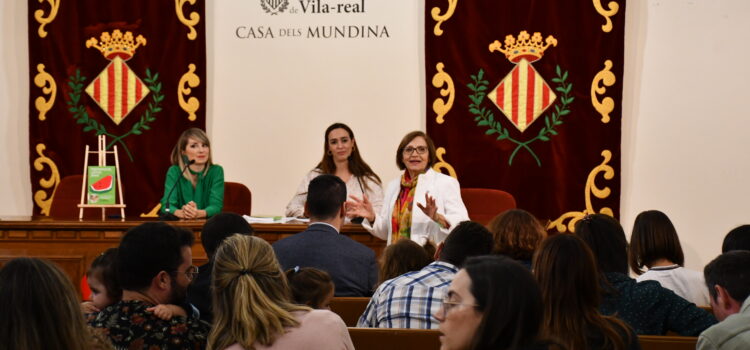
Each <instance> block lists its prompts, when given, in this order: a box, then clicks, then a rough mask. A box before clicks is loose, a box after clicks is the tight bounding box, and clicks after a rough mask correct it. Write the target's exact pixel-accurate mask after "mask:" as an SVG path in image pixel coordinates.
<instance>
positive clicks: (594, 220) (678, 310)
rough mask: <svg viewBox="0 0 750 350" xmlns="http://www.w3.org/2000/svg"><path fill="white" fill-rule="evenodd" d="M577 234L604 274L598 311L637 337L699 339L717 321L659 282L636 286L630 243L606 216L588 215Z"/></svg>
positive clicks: (576, 227) (579, 226) (577, 229)
mask: <svg viewBox="0 0 750 350" xmlns="http://www.w3.org/2000/svg"><path fill="white" fill-rule="evenodd" d="M575 234H576V235H577V236H578V237H580V238H582V239H583V241H584V242H586V244H587V245H588V246H589V248H591V252H592V253H594V258H595V260H596V262H597V265H598V267H599V272H600V273H602V274H604V276H603V278H604V280H605V281H606V282H607V283H606V284H605V290H604V293H605V294H604V298H603V300H602V304H601V306H599V311H600V312H601V313H602V314H604V315H614V314H615V313H616V314H617V316H618V317H619V318H621V319H622V320H624V321H625V322H627V323H628V324H629V325H630V327H632V328H633V329H634V330H635V332H636V333H637V334H643V335H664V334H666V333H667V332H668V331H672V332H675V333H678V334H680V335H684V336H697V335H698V334H700V333H701V332H702V331H703V330H705V329H706V328H708V327H710V326H711V325H713V324H715V323H716V318H715V317H713V315H711V314H709V313H708V312H706V311H705V310H702V309H700V308H698V307H697V306H695V305H694V304H692V303H690V302H689V301H687V300H685V299H683V298H681V297H679V296H678V295H677V294H675V293H674V292H673V291H671V290H669V289H666V288H664V287H662V286H661V285H659V282H656V281H643V282H637V281H636V280H634V279H632V278H630V277H629V276H628V242H627V240H626V239H625V232H624V231H623V230H622V226H620V223H619V222H617V220H615V219H614V218H612V217H611V216H608V215H604V214H594V215H587V216H586V217H584V218H583V219H582V220H581V221H579V222H578V223H576V226H575Z"/></svg>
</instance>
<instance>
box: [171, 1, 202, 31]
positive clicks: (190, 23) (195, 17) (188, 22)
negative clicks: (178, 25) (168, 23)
mask: <svg viewBox="0 0 750 350" xmlns="http://www.w3.org/2000/svg"><path fill="white" fill-rule="evenodd" d="M195 1H196V0H174V5H175V12H176V13H177V19H179V20H180V22H182V24H184V25H185V26H186V27H188V29H190V31H189V32H188V34H187V37H188V39H190V40H195V38H197V37H198V31H196V30H195V26H196V25H197V24H198V22H200V20H201V16H200V15H199V14H198V13H197V12H191V13H190V19H187V17H185V13H183V12H182V11H183V9H182V8H183V6H184V5H185V3H186V2H189V3H190V5H195Z"/></svg>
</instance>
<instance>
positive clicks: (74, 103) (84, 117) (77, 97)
mask: <svg viewBox="0 0 750 350" xmlns="http://www.w3.org/2000/svg"><path fill="white" fill-rule="evenodd" d="M143 80H144V81H145V82H146V86H147V87H148V89H149V90H150V91H151V102H149V103H148V109H146V111H145V112H143V114H142V115H141V119H140V120H139V121H137V122H135V124H133V127H132V128H130V130H129V131H128V132H126V133H124V134H122V135H114V134H111V133H109V132H108V131H107V128H105V127H104V125H103V124H100V123H99V122H97V121H96V120H94V119H92V118H90V117H89V113H88V112H87V111H86V108H85V107H84V106H83V105H82V104H81V103H80V102H81V95H82V92H83V82H84V81H86V77H82V76H81V70H80V69H76V74H75V75H71V76H70V77H69V78H68V86H70V88H71V89H72V91H71V92H70V93H68V98H69V100H68V101H67V102H66V103H67V104H68V106H69V108H68V111H69V112H70V113H72V114H73V119H75V120H76V124H81V125H83V131H84V132H89V131H94V132H95V133H96V135H106V136H108V137H110V138H111V139H112V141H110V143H109V144H108V145H107V148H106V149H110V148H112V146H113V145H114V144H115V143H119V144H120V145H122V147H123V149H124V150H125V153H126V154H127V155H128V158H130V161H131V162H132V161H133V156H132V155H131V154H130V150H129V149H128V146H127V145H126V144H125V142H123V139H124V138H126V137H128V136H130V135H140V134H142V133H143V131H142V130H150V129H151V127H149V126H148V124H149V123H150V122H153V121H154V120H156V118H155V117H154V115H155V114H156V113H159V112H161V110H162V109H161V107H160V106H159V105H160V104H161V102H162V101H163V100H164V95H163V94H162V93H161V82H159V73H156V74H154V75H153V76H152V75H151V70H150V69H148V68H147V69H146V79H143Z"/></svg>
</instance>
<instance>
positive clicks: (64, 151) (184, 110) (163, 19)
mask: <svg viewBox="0 0 750 350" xmlns="http://www.w3.org/2000/svg"><path fill="white" fill-rule="evenodd" d="M175 4H177V6H175ZM204 6H205V3H204V2H203V1H201V0H198V1H197V2H195V4H191V3H190V2H189V1H185V0H178V1H152V0H135V1H134V0H128V1H124V0H107V1H98V0H62V1H59V2H41V3H40V2H39V1H34V0H29V2H28V7H29V14H28V16H29V18H28V22H29V66H30V68H31V69H30V76H29V79H30V81H31V84H30V101H29V109H30V114H29V118H30V126H29V128H30V137H29V147H30V149H31V156H30V159H29V161H30V166H31V177H32V179H31V180H32V190H33V192H34V198H35V200H34V203H35V207H34V214H35V215H38V214H42V215H46V214H48V212H49V211H48V210H49V204H50V196H52V193H53V191H54V190H55V189H56V187H57V184H58V183H59V178H62V177H64V176H67V175H72V174H82V173H83V166H84V164H83V163H84V148H85V146H86V145H90V146H91V147H92V148H93V149H96V145H97V134H105V135H107V142H108V143H110V142H111V141H114V140H115V139H116V138H117V137H121V139H120V141H119V142H115V144H116V145H117V147H118V153H119V160H120V167H121V169H120V173H121V177H122V181H123V183H122V184H123V189H124V195H125V204H126V205H127V209H126V212H127V215H128V216H131V217H132V216H137V215H140V214H141V213H147V212H149V211H150V210H151V209H152V208H153V207H154V206H155V205H156V204H158V202H159V199H160V198H161V195H162V193H163V185H164V176H165V173H166V171H167V168H168V166H169V165H170V160H169V154H170V151H171V149H172V146H173V145H174V143H175V142H176V140H177V138H178V136H179V134H180V133H181V132H182V131H183V130H185V129H186V128H189V127H198V128H202V129H205V110H206V98H205V97H206V37H205V10H204ZM116 30H119V31H120V32H121V34H123V35H125V34H126V32H130V33H132V36H133V41H137V40H136V38H137V37H138V36H142V37H143V38H144V39H145V41H146V43H145V45H143V44H141V45H140V46H139V47H138V48H137V49H136V50H135V53H134V54H133V55H132V58H130V59H129V60H127V61H126V62H125V64H126V65H127V66H128V67H129V68H130V71H129V72H130V73H129V74H134V75H135V76H137V77H138V78H139V79H140V80H141V81H142V82H143V84H145V87H144V88H149V94H148V95H146V96H145V97H144V98H143V100H142V101H141V102H140V103H139V104H138V105H136V107H135V108H134V109H133V110H132V111H131V112H130V113H129V114H128V115H127V116H126V117H125V118H124V119H123V120H122V122H121V123H120V124H119V125H118V124H116V123H115V122H114V121H113V120H112V119H111V118H110V117H109V116H108V115H107V114H106V113H105V111H104V109H102V107H100V106H99V105H98V104H97V103H96V102H95V101H94V99H93V98H92V97H91V96H90V95H89V94H87V92H86V91H85V90H86V88H87V87H88V86H89V84H91V82H92V81H93V80H94V79H96V78H97V76H99V74H100V72H102V71H103V70H104V69H105V68H106V67H107V66H108V65H109V64H110V60H108V59H107V58H105V56H104V55H103V54H102V53H101V52H100V51H99V50H98V49H96V48H95V47H90V48H87V45H86V42H87V41H88V40H90V39H91V38H95V39H96V41H97V42H98V45H100V46H101V45H103V44H104V43H102V42H103V41H104V40H102V37H101V35H102V33H103V32H107V33H109V35H110V36H111V35H114V32H115V31H116ZM191 65H192V67H194V70H193V71H192V72H191V69H190V67H191ZM178 89H179V90H180V91H178ZM188 90H189V91H188ZM118 96H119V95H118ZM118 98H120V99H122V97H121V96H120V97H118ZM191 99H192V100H191ZM181 100H182V102H180V101H181ZM84 112H85V113H84ZM191 114H192V116H191ZM89 163H90V164H91V165H95V158H94V160H90V161H89ZM112 164H113V161H112V160H111V159H109V160H108V165H112ZM40 181H41V183H40Z"/></svg>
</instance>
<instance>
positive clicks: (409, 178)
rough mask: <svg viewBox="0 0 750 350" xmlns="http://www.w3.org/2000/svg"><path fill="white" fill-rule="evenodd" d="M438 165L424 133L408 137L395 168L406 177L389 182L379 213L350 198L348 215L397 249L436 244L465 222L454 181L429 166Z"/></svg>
mask: <svg viewBox="0 0 750 350" xmlns="http://www.w3.org/2000/svg"><path fill="white" fill-rule="evenodd" d="M436 161H437V156H436V155H435V145H434V144H433V143H432V140H431V139H430V138H429V136H427V135H426V134H425V133H424V132H422V131H412V132H410V133H408V134H406V136H404V138H403V139H402V140H401V143H400V144H399V146H398V149H397V150H396V165H398V167H399V169H401V170H404V173H403V174H402V175H401V176H400V177H399V178H397V179H395V180H393V181H391V182H390V183H389V184H388V187H386V190H385V196H384V197H383V198H384V199H383V208H382V209H381V210H380V211H378V210H376V209H375V207H374V205H373V203H372V201H370V200H369V198H367V197H362V198H360V197H357V196H350V199H351V201H350V202H348V203H347V213H348V214H349V215H351V216H361V217H363V218H365V220H364V221H363V222H362V226H364V227H365V228H366V229H367V230H368V231H370V233H372V234H373V235H374V236H376V237H378V238H380V239H384V240H387V241H388V244H391V243H395V242H396V241H397V240H399V239H401V238H407V239H411V240H413V241H416V242H417V243H419V244H420V245H424V244H425V242H426V241H431V242H435V243H440V242H442V241H443V240H445V237H446V236H448V233H450V231H451V229H453V227H455V226H456V225H457V224H458V223H460V222H461V221H465V220H469V214H468V213H467V211H466V207H465V206H464V202H463V200H462V199H461V188H460V186H459V184H458V181H457V180H456V179H454V178H452V177H450V176H447V175H443V174H441V173H439V172H437V171H435V170H432V166H433V165H434V164H435V162H436Z"/></svg>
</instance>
